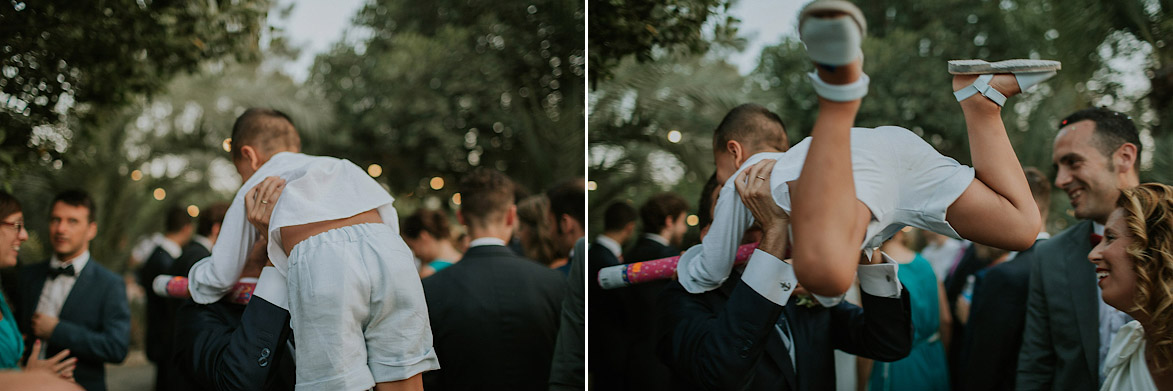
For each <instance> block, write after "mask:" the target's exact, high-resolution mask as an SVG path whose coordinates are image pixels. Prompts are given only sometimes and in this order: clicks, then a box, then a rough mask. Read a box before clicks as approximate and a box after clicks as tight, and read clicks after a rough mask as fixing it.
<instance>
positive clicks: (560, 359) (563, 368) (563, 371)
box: [550, 239, 586, 390]
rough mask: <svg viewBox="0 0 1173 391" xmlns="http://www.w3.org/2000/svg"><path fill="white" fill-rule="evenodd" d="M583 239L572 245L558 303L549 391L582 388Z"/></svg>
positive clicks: (583, 370) (583, 344)
mask: <svg viewBox="0 0 1173 391" xmlns="http://www.w3.org/2000/svg"><path fill="white" fill-rule="evenodd" d="M583 243H585V242H584V241H583V240H581V239H580V240H579V241H578V245H576V246H574V257H573V258H571V260H570V276H569V277H568V278H567V280H566V282H567V283H568V285H567V287H566V297H565V298H564V299H563V300H562V322H561V325H560V326H559V328H558V340H557V342H556V344H555V345H554V362H553V365H552V366H551V367H550V389H552V390H557V389H582V388H583V386H584V384H585V381H584V372H585V369H586V368H585V367H584V365H585V358H586V357H585V353H584V350H585V348H586V338H585V336H584V335H583V326H584V325H585V318H584V316H583V309H584V305H585V299H584V297H585V295H584V294H583V293H584V292H583V288H584V286H585V285H586V280H585V276H584V275H583V273H585V271H584V270H583V269H585V268H586V265H584V262H583V260H584V258H586V257H585V255H586V246H584V245H583Z"/></svg>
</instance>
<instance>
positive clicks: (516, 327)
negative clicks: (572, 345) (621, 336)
mask: <svg viewBox="0 0 1173 391" xmlns="http://www.w3.org/2000/svg"><path fill="white" fill-rule="evenodd" d="M423 284H424V296H425V297H426V298H427V301H428V316H429V318H430V321H431V324H432V336H433V337H434V342H433V345H434V347H435V349H436V356H437V357H438V358H439V359H440V370H438V371H431V372H426V373H424V385H425V388H426V389H428V390H546V389H547V388H548V382H549V379H550V362H551V360H552V358H553V355H554V341H555V338H556V337H557V333H558V321H559V316H560V315H561V310H562V299H563V297H564V296H565V295H566V280H565V277H563V276H562V274H561V273H558V272H557V271H554V270H551V269H548V268H546V267H544V266H542V265H540V264H538V263H537V262H534V261H531V260H528V259H525V258H522V257H519V256H517V255H516V254H514V253H513V252H512V251H510V250H509V249H508V248H506V247H504V246H477V247H472V248H469V249H468V251H467V252H465V253H464V257H463V258H461V260H460V262H457V263H456V264H455V265H452V266H449V267H447V268H445V269H444V270H441V271H439V272H437V273H436V274H433V275H432V276H430V277H428V278H425V279H424V280H423Z"/></svg>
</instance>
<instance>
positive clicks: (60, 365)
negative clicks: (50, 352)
mask: <svg viewBox="0 0 1173 391" xmlns="http://www.w3.org/2000/svg"><path fill="white" fill-rule="evenodd" d="M40 356H41V340H40V339H37V340H36V341H34V342H33V351H32V353H31V354H29V359H28V362H27V363H26V364H25V367H24V369H25V370H27V371H45V372H49V373H52V374H55V375H57V376H58V377H60V378H62V379H65V380H69V381H73V370H74V369H75V368H77V358H76V357H69V349H65V350H62V351H61V352H60V353H57V355H55V356H53V357H49V358H48V359H44V360H41V359H38V358H37V357H40Z"/></svg>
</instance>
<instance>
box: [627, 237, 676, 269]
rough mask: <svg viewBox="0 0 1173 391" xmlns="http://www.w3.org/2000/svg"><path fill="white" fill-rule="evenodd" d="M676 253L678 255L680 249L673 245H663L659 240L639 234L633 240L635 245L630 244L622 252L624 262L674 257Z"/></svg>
mask: <svg viewBox="0 0 1173 391" xmlns="http://www.w3.org/2000/svg"><path fill="white" fill-rule="evenodd" d="M677 255H680V249H677V248H676V247H675V246H672V245H667V246H665V245H663V244H660V242H657V241H655V240H652V239H649V238H648V237H646V236H643V235H640V237H639V240H636V241H635V246H632V247H631V250H629V251H627V252H625V253H623V260H624V261H625V262H626V263H632V262H643V261H650V260H653V259H660V258H668V257H675V256H677Z"/></svg>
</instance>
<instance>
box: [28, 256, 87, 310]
mask: <svg viewBox="0 0 1173 391" xmlns="http://www.w3.org/2000/svg"><path fill="white" fill-rule="evenodd" d="M89 263H90V252H89V251H88V250H87V251H85V252H82V253H81V255H78V256H77V257H76V258H73V259H72V260H70V261H68V262H62V261H61V260H60V259H58V258H57V256H56V255H54V256H53V257H52V258H49V268H50V269H56V268H60V267H62V266H65V265H69V264H72V265H73V275H72V276H64V275H62V276H57V278H54V279H52V280H50V279H48V276H46V280H45V286H44V287H42V288H41V298H40V299H38V300H37V310H36V312H37V313H39V314H45V315H49V316H52V317H54V318H59V317H61V307H62V306H64V305H65V299H67V298H69V292H70V291H73V284H75V283H77V277H78V276H80V275H81V271H82V269H85V267H86V265H88V264H89Z"/></svg>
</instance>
